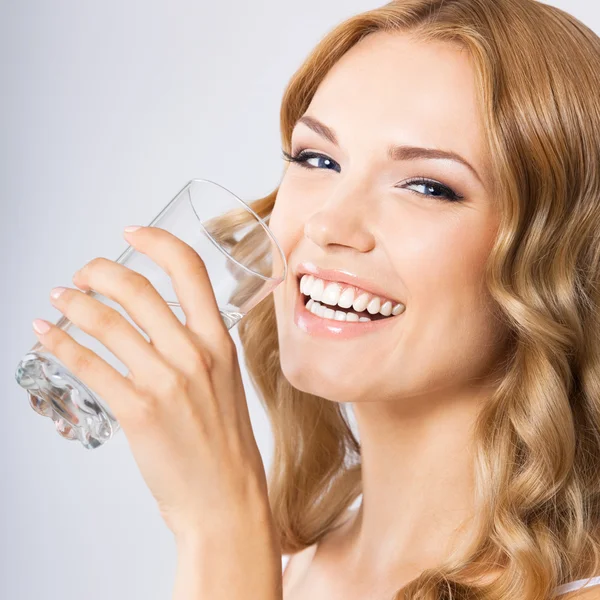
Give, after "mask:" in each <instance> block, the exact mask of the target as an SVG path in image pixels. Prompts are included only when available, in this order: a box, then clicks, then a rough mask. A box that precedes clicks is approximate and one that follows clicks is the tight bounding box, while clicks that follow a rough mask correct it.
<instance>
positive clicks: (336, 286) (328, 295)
mask: <svg viewBox="0 0 600 600" xmlns="http://www.w3.org/2000/svg"><path fill="white" fill-rule="evenodd" d="M300 292H301V293H302V294H303V295H305V296H310V298H311V300H312V301H313V302H321V303H322V304H327V305H329V306H336V305H337V306H339V307H341V308H352V309H354V311H356V313H361V312H364V311H365V310H366V311H367V312H369V313H370V314H372V315H375V314H380V315H383V316H384V317H389V316H397V315H399V314H400V313H402V312H404V310H405V308H406V307H405V306H404V304H402V303H401V302H398V303H396V304H394V303H393V302H392V301H391V300H386V299H384V298H380V297H379V296H373V295H372V294H369V293H367V292H359V293H358V296H356V293H357V292H356V288H354V287H345V286H344V285H342V284H340V283H337V282H328V281H324V280H323V279H319V278H318V277H315V276H314V275H309V274H308V273H307V274H305V275H303V276H302V278H301V279H300ZM311 300H309V302H308V304H307V305H306V307H307V309H308V310H311V307H312V304H311ZM338 313H339V314H340V315H341V314H343V315H347V314H350V313H345V312H342V311H334V312H333V316H332V317H331V318H332V319H335V320H338V321H341V320H347V318H346V317H344V319H342V317H341V316H339V315H338ZM327 314H331V313H327ZM336 315H337V316H336ZM357 316H358V315H357ZM359 319H360V320H362V319H367V320H369V321H370V320H371V319H369V318H368V317H359Z"/></svg>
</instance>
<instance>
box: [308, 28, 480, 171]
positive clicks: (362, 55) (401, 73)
mask: <svg viewBox="0 0 600 600" xmlns="http://www.w3.org/2000/svg"><path fill="white" fill-rule="evenodd" d="M475 85H476V82H475V78H474V71H473V67H472V64H471V62H470V57H469V55H468V52H467V51H466V50H461V49H459V48H457V47H455V46H452V45H450V44H445V43H442V42H424V41H419V40H415V39H414V38H411V37H410V36H408V35H407V34H401V33H388V32H377V33H375V34H371V35H369V36H367V37H366V38H364V39H363V40H361V41H360V42H359V43H358V44H356V45H355V46H353V47H352V48H351V49H350V50H349V51H348V52H347V53H346V54H345V55H344V56H343V57H342V58H341V59H340V60H339V61H338V62H337V63H336V64H335V65H334V66H333V67H332V69H331V70H330V71H329V72H328V73H327V75H326V77H325V78H324V80H323V81H322V82H321V84H320V85H319V88H318V89H317V91H316V93H315V95H314V97H313V99H312V101H311V104H310V107H309V109H308V110H307V112H308V113H309V114H311V115H314V116H316V117H317V118H318V119H319V120H321V121H323V122H324V123H326V124H327V125H329V126H331V127H332V128H333V129H334V130H335V131H336V132H337V133H338V137H339V139H340V144H341V145H342V147H344V146H345V145H346V144H348V145H350V144H355V143H356V144H358V145H359V146H360V147H361V148H365V149H367V147H369V145H370V144H372V145H373V146H377V148H379V149H380V147H381V145H382V144H383V147H385V145H387V144H388V143H398V144H404V143H407V144H414V145H420V146H427V147H435V148H440V149H443V150H454V151H456V152H458V153H459V154H461V155H462V156H464V157H465V158H466V159H467V160H468V161H469V162H471V164H474V165H475V167H476V168H477V169H478V170H480V169H481V170H480V172H485V168H484V161H483V158H482V157H483V152H484V147H485V144H484V142H485V139H484V137H483V127H482V123H481V120H480V116H479V113H480V108H479V106H478V100H477V96H476V89H475ZM300 128H303V127H302V126H301V127H300ZM300 128H299V129H300Z"/></svg>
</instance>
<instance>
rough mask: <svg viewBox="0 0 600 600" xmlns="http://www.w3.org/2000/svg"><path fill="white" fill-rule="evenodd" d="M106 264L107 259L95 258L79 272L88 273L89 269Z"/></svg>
mask: <svg viewBox="0 0 600 600" xmlns="http://www.w3.org/2000/svg"><path fill="white" fill-rule="evenodd" d="M107 262H109V260H108V259H107V258H104V257H103V256H97V257H96V258H93V259H92V260H90V261H89V262H88V263H86V264H85V265H84V266H83V268H82V269H81V270H82V271H83V270H84V269H85V270H86V271H88V270H90V269H97V268H98V267H101V266H102V265H104V264H106V263H107Z"/></svg>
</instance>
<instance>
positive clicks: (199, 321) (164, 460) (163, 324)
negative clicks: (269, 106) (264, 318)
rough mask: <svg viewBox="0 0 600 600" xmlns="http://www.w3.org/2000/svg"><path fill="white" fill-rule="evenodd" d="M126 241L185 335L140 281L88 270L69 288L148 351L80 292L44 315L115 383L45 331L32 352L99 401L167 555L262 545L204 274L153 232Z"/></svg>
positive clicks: (237, 411)
mask: <svg viewBox="0 0 600 600" xmlns="http://www.w3.org/2000/svg"><path fill="white" fill-rule="evenodd" d="M126 237H127V240H128V241H130V243H131V244H132V245H133V246H134V247H135V249H136V250H138V251H139V252H141V253H143V254H146V255H147V256H148V257H149V258H150V259H152V260H153V261H154V262H155V263H157V264H158V266H160V267H161V268H162V269H163V270H164V271H165V272H166V273H167V274H168V275H169V276H170V278H171V281H172V284H173V288H174V290H175V293H176V295H177V299H178V300H179V302H180V304H181V308H182V310H183V312H184V313H185V316H186V323H185V325H184V324H182V323H181V322H180V321H179V320H178V319H177V317H176V316H175V315H174V313H173V312H172V310H171V309H170V308H169V306H168V305H167V303H166V302H165V301H164V300H163V298H162V297H161V296H160V295H159V294H158V292H157V291H156V289H155V288H154V287H153V286H152V285H151V283H150V282H149V281H148V279H146V278H145V277H144V276H142V275H140V274H139V273H137V272H135V271H132V270H131V269H129V268H127V267H125V266H123V265H121V264H118V263H116V262H114V261H111V260H108V259H105V258H96V259H94V260H92V261H91V262H89V263H88V264H86V265H85V266H84V267H83V268H82V269H81V270H80V271H78V272H77V273H75V275H74V276H73V283H74V284H75V285H76V286H77V287H79V288H81V289H82V290H86V289H93V290H94V291H95V292H97V293H99V294H102V295H103V296H105V297H107V298H109V299H111V300H113V301H115V302H117V303H118V304H120V305H121V306H122V307H123V308H124V309H125V311H126V312H127V313H128V314H129V316H130V317H131V319H132V320H133V321H134V322H135V323H136V324H137V325H138V326H139V327H140V328H141V329H142V330H143V331H144V332H145V333H146V334H147V335H148V336H149V338H150V342H148V341H146V339H145V338H144V337H143V336H142V335H141V334H140V333H139V332H138V331H137V330H136V329H135V327H133V326H132V325H131V324H130V323H129V322H128V321H127V319H125V318H124V317H123V316H122V315H121V314H119V312H117V311H116V310H114V309H113V308H111V307H109V306H107V305H106V304H104V303H102V302H100V301H98V300H97V299H95V298H93V297H91V296H90V295H89V294H85V293H84V292H82V291H80V290H76V289H70V288H66V289H65V290H64V292H63V293H62V294H61V295H60V296H59V297H58V298H56V299H54V298H53V299H52V303H53V305H54V306H55V307H56V308H57V309H58V310H60V311H61V312H62V313H64V315H65V316H66V317H67V318H68V319H70V320H71V321H72V322H73V323H74V324H75V325H76V326H77V327H79V328H80V329H81V330H82V331H84V332H86V333H88V334H90V335H91V336H93V337H95V338H96V339H97V340H99V341H100V342H101V343H102V344H103V345H104V346H106V347H107V348H108V349H109V350H110V351H111V352H112V353H113V354H114V355H115V356H116V357H117V358H118V359H119V360H121V361H122V362H123V363H124V364H125V365H126V366H127V367H128V369H129V373H128V374H127V376H123V375H121V374H120V373H119V372H118V371H116V370H115V369H114V368H113V367H111V366H110V365H109V364H108V363H107V362H106V361H104V360H103V359H102V358H100V357H99V356H98V355H97V354H96V353H94V352H93V351H91V350H89V349H87V348H85V347H84V346H82V345H80V344H78V343H77V342H75V340H74V339H73V338H72V337H71V336H70V335H68V334H67V333H66V332H64V331H62V330H61V329H59V328H57V327H56V326H54V325H52V324H49V325H50V329H49V331H48V332H47V333H45V334H38V337H39V340H40V342H41V343H42V344H43V345H44V346H45V347H46V348H47V349H48V350H49V351H50V352H51V353H52V354H54V355H55V356H56V357H58V358H59V359H60V360H61V361H62V362H63V363H64V364H65V365H66V366H67V367H68V368H69V369H70V370H71V371H72V372H73V373H74V374H75V375H76V376H77V377H78V378H79V379H81V381H83V382H84V383H85V384H86V385H87V386H89V387H90V388H91V389H92V390H93V391H95V392H97V393H98V394H99V395H100V396H101V397H102V398H103V399H105V400H106V401H107V403H108V404H109V406H110V408H111V410H112V411H113V413H114V415H115V417H116V418H117V420H118V421H119V423H120V425H121V427H122V429H123V431H124V433H125V435H126V436H127V439H128V441H129V445H130V448H131V451H132V454H133V456H134V458H135V460H136V463H137V465H138V467H139V469H140V471H141V473H142V476H143V477H144V480H145V481H146V483H147V485H148V487H149V488H150V491H151V492H152V494H153V495H154V497H155V499H156V501H157V502H158V506H159V510H160V513H161V515H162V517H163V519H164V521H165V522H166V524H167V526H168V527H169V528H170V529H171V531H172V532H173V534H174V535H175V538H176V541H177V542H178V543H179V542H181V543H182V545H186V546H188V547H196V548H197V547H199V546H200V545H202V544H201V541H202V540H210V541H212V540H215V539H218V538H222V537H223V536H225V537H227V536H231V538H232V539H234V538H235V536H236V535H238V537H244V536H242V535H241V534H240V533H239V532H240V531H244V532H248V531H249V529H248V527H249V524H250V523H252V526H253V529H252V534H253V535H255V534H256V533H257V532H259V531H261V528H262V529H264V530H265V531H264V533H265V538H264V539H265V540H271V538H270V528H271V521H270V518H271V513H270V510H269V509H268V497H267V486H266V478H265V472H264V468H263V464H262V460H261V457H260V453H259V450H258V447H257V445H256V440H255V438H254V435H253V432H252V426H251V422H250V416H249V413H248V406H247V404H246V397H245V393H244V388H243V384H242V378H241V374H240V369H239V363H238V358H237V351H236V347H235V344H234V342H233V340H232V338H231V336H230V334H229V332H228V331H227V329H226V327H225V325H224V323H223V320H222V318H221V316H220V314H219V310H218V306H217V304H216V300H215V296H214V292H213V289H212V286H211V284H210V280H209V278H208V275H207V273H206V270H205V266H204V263H203V261H202V259H201V258H200V257H199V256H198V254H197V253H196V251H195V250H193V249H192V248H191V247H190V246H188V245H187V244H186V243H184V242H183V241H182V240H180V239H179V238H177V237H176V236H174V235H172V234H171V233H169V232H167V231H165V230H163V229H160V228H155V227H142V228H140V229H138V230H137V231H135V232H134V233H128V234H126ZM115 493H116V492H115ZM259 537H260V536H259ZM188 542H189V543H188ZM269 543H270V541H269ZM273 543H275V542H274V541H273ZM267 554H269V553H267ZM270 554H271V555H272V556H278V560H279V564H278V566H277V569H279V571H280V569H281V563H280V559H281V557H280V555H278V553H277V551H276V549H275V547H273V548H272V549H271V552H270Z"/></svg>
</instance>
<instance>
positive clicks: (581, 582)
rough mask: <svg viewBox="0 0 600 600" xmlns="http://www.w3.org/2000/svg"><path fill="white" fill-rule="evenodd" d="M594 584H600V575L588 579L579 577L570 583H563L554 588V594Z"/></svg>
mask: <svg viewBox="0 0 600 600" xmlns="http://www.w3.org/2000/svg"><path fill="white" fill-rule="evenodd" d="M594 585H600V576H598V577H588V578H587V579H577V581H570V582H569V583H563V585H559V586H558V587H557V588H556V589H555V590H554V596H560V595H561V594H566V593H567V592H574V591H575V590H580V589H581V588H587V587H592V586H594Z"/></svg>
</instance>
